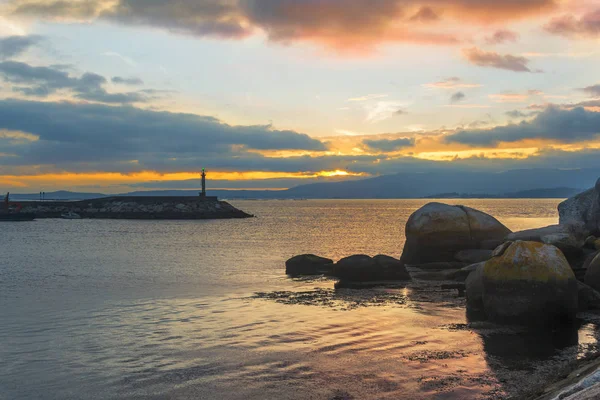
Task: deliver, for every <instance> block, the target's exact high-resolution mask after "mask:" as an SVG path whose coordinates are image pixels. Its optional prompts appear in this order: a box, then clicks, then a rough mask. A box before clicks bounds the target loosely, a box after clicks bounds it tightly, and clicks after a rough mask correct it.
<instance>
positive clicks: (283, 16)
mask: <svg viewBox="0 0 600 400" xmlns="http://www.w3.org/2000/svg"><path fill="white" fill-rule="evenodd" d="M555 6H556V1H555V0H504V1H496V0H377V1H364V0H302V1H298V0H203V1H197V0H172V1H157V0H155V1H147V0H117V1H114V2H111V1H106V0H71V1H66V0H12V1H10V3H9V10H10V11H9V12H12V13H13V14H16V15H26V16H35V17H38V18H45V19H59V20H64V19H71V20H78V21H89V20H93V19H104V20H109V21H112V22H117V23H122V24H128V25H145V26H153V27H160V28H163V29H168V30H170V31H174V32H182V33H188V34H193V35H197V36H213V37H221V38H231V39H237V38H243V37H247V36H249V35H251V34H253V33H255V32H259V31H261V32H265V33H266V34H267V35H268V37H269V39H270V40H272V41H284V42H288V41H296V40H310V41H313V42H320V43H324V44H326V45H330V46H334V47H351V46H358V47H360V46H366V45H376V44H378V43H381V42H389V41H397V42H402V41H408V42H427V43H437V44H450V43H456V42H457V41H459V39H458V38H457V37H456V36H454V35H453V34H448V33H447V32H445V31H444V30H443V28H440V27H436V25H437V24H435V22H436V21H437V20H438V19H440V18H441V17H440V16H443V18H444V19H454V20H455V21H461V23H473V24H480V23H482V22H483V23H490V22H505V21H510V20H514V19H520V18H523V17H527V16H537V15H540V14H544V13H546V12H549V11H551V10H552V9H554V8H555ZM425 22H427V23H426V24H425Z"/></svg>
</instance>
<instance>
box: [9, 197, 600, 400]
mask: <svg viewBox="0 0 600 400" xmlns="http://www.w3.org/2000/svg"><path fill="white" fill-rule="evenodd" d="M449 202H452V203H461V204H465V205H468V206H472V207H475V208H478V209H481V210H483V211H487V212H490V213H491V214H492V215H494V216H496V217H497V218H498V219H500V220H501V221H502V222H504V223H505V224H506V225H507V226H509V227H510V228H511V229H515V230H516V229H524V228H531V227H536V226H542V225H547V224H551V223H556V222H557V217H556V211H555V210H556V205H557V204H558V202H559V201H558V200H461V201H453V200H452V201H449ZM424 203H425V201H422V200H377V201H373V200H369V201H367V200H364V201H359V200H356V201H340V200H336V201H331V200H330V201H239V202H234V204H235V205H236V206H238V207H239V208H242V209H244V210H245V211H247V212H250V213H253V214H255V215H257V216H258V217H257V218H255V219H249V220H241V221H164V222H156V221H154V222H153V221H150V222H145V221H86V220H82V221H63V220H42V221H38V222H35V223H31V224H23V225H14V229H12V230H11V231H10V232H7V231H2V232H0V240H2V243H3V244H4V243H6V244H7V246H6V249H7V251H6V252H5V254H3V258H2V260H1V261H0V266H1V269H0V285H1V286H0V289H1V291H0V301H2V303H3V307H2V308H1V310H0V317H1V318H2V321H3V324H1V325H0V359H2V360H3V362H2V363H1V364H0V398H1V397H2V396H3V395H4V396H6V398H11V399H21V398H22V399H28V398H48V399H68V398H73V399H75V398H115V399H121V398H123V399H124V398H128V399H129V398H156V399H159V398H190V399H191V398H202V399H265V398H273V399H304V398H315V399H331V398H345V397H344V396H346V398H350V396H353V397H354V398H355V399H369V398H377V399H387V398H389V399H396V398H414V399H418V398H431V397H435V398H448V399H460V398H471V397H476V396H483V397H494V396H497V397H498V398H501V397H502V396H504V395H505V394H506V393H513V392H514V390H516V389H515V387H518V386H519V385H524V384H526V381H524V379H525V378H524V377H523V376H524V374H525V372H524V371H526V372H527V374H529V376H533V377H534V378H536V379H541V378H540V377H543V376H545V375H544V373H547V372H548V371H550V370H551V367H552V366H554V365H556V364H557V363H561V362H569V361H571V360H574V359H576V358H577V357H581V356H582V355H583V354H584V353H585V352H586V351H589V350H595V348H594V346H595V345H596V343H597V336H598V331H597V328H596V326H595V325H593V324H585V325H583V326H582V328H581V329H579V331H577V330H573V331H572V332H566V333H564V334H563V333H561V334H552V335H548V334H546V335H544V337H545V338H546V339H545V340H539V336H535V335H533V336H532V335H528V334H525V333H523V332H521V333H515V332H512V331H509V332H506V333H502V332H498V331H497V330H496V331H495V330H493V329H489V327H487V326H485V325H482V326H481V327H479V328H477V329H472V328H469V327H467V326H466V325H465V324H466V323H467V321H466V318H465V312H464V300H463V299H455V300H452V301H450V302H446V303H438V302H431V301H423V297H422V296H421V295H420V293H418V291H415V289H411V288H407V289H396V290H392V289H388V290H373V291H363V292H360V293H359V292H355V291H351V290H345V291H334V290H333V289H332V288H333V282H332V281H330V280H326V279H317V280H290V279H288V278H287V277H285V276H284V267H283V264H284V262H285V260H286V259H287V258H289V257H290V256H292V255H294V254H299V253H303V252H314V253H317V254H320V255H323V256H327V257H331V258H334V259H338V258H340V257H343V256H347V255H350V254H355V253H366V254H371V255H375V254H378V253H386V254H392V255H395V256H399V253H400V251H401V248H402V245H403V241H404V239H403V229H404V224H405V223H406V220H407V218H408V216H409V215H410V214H411V213H412V212H413V211H414V210H415V209H417V208H418V207H420V206H421V205H423V204H424ZM273 291H281V293H282V294H281V296H280V298H279V301H276V300H273V299H272V298H269V296H266V297H263V298H256V296H255V295H254V293H256V292H264V293H267V294H270V293H273ZM290 292H292V293H293V292H306V295H305V296H304V298H303V300H302V302H297V301H296V299H294V300H293V301H285V300H286V299H287V300H289V299H288V297H289V296H288V295H287V293H290ZM286 296H288V297H286ZM527 349H531V352H530V353H531V354H528V353H527V352H526V350H527ZM561 349H562V350H561ZM526 353H527V354H526ZM506 377H509V378H510V379H512V380H513V381H512V382H509V383H507V382H502V379H504V378H506ZM336 396H338V397H336Z"/></svg>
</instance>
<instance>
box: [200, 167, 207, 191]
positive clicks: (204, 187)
mask: <svg viewBox="0 0 600 400" xmlns="http://www.w3.org/2000/svg"><path fill="white" fill-rule="evenodd" d="M200 197H206V171H205V170H204V168H202V192H200Z"/></svg>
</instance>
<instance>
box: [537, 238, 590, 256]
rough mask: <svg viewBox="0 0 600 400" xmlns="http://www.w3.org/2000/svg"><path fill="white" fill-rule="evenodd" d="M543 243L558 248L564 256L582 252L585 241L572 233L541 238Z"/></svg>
mask: <svg viewBox="0 0 600 400" xmlns="http://www.w3.org/2000/svg"><path fill="white" fill-rule="evenodd" d="M541 241H542V243H546V244H551V245H552V246H555V247H558V248H559V249H560V251H562V252H563V253H564V254H568V253H577V252H581V248H582V247H583V245H584V241H583V240H580V239H577V237H576V236H575V235H573V234H572V233H553V234H551V235H544V236H542V237H541Z"/></svg>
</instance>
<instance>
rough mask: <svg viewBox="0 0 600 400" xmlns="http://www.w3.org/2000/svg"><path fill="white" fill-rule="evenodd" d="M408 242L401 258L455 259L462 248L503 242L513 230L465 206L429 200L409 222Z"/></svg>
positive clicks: (425, 260)
mask: <svg viewBox="0 0 600 400" xmlns="http://www.w3.org/2000/svg"><path fill="white" fill-rule="evenodd" d="M405 232H406V243H405V244H404V250H403V252H402V257H401V259H400V261H401V262H402V263H403V264H423V263H429V262H439V261H454V255H455V254H456V253H457V252H459V251H461V250H468V249H481V248H483V246H482V245H483V244H485V245H486V248H487V246H489V243H490V242H491V241H495V242H496V243H497V242H499V241H502V240H503V239H504V238H505V237H506V236H507V235H508V234H510V233H511V231H510V229H508V228H507V227H506V226H504V225H502V224H501V223H500V222H499V221H498V220H497V219H496V218H494V217H492V216H491V215H488V214H486V213H484V212H481V211H478V210H475V209H473V208H469V207H465V206H452V205H448V204H442V203H429V204H426V205H425V206H423V207H421V208H420V209H419V210H417V211H415V212H414V213H413V214H412V215H411V216H410V218H409V219H408V221H407V223H406V231H405Z"/></svg>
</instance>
